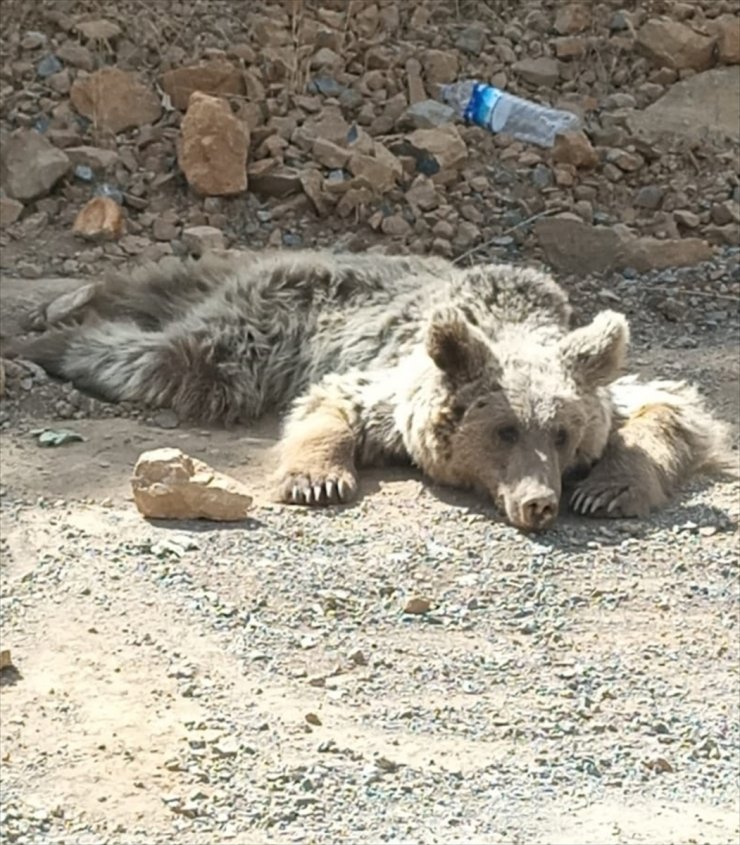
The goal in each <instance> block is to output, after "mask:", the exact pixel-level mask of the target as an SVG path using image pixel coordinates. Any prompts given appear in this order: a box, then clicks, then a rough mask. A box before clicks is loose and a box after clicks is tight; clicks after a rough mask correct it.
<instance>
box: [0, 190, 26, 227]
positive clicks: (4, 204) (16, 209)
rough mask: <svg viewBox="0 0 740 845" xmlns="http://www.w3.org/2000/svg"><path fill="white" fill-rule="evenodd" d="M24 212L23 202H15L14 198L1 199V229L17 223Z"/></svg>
mask: <svg viewBox="0 0 740 845" xmlns="http://www.w3.org/2000/svg"><path fill="white" fill-rule="evenodd" d="M22 211H23V203H22V202H19V201H18V200H14V199H13V198H12V197H0V228H5V227H6V226H10V225H11V224H13V223H15V221H16V220H17V219H18V218H19V217H20V216H21V212H22Z"/></svg>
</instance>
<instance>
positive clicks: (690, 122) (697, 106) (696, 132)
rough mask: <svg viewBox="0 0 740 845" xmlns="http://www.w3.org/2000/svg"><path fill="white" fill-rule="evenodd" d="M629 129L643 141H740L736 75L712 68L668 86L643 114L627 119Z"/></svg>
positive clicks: (739, 91) (735, 71) (739, 94)
mask: <svg viewBox="0 0 740 845" xmlns="http://www.w3.org/2000/svg"><path fill="white" fill-rule="evenodd" d="M628 124H629V126H630V129H631V130H632V131H633V132H635V133H638V134H641V135H644V136H646V137H647V138H650V137H657V136H660V135H664V134H666V135H672V136H675V135H679V136H682V137H686V138H691V139H703V138H705V137H707V136H712V135H715V134H718V135H722V136H726V137H730V138H733V139H734V140H735V141H738V140H740V73H738V69H737V68H734V67H733V68H716V69H715V70H709V71H706V72H705V73H699V74H696V75H695V76H692V77H690V78H689V79H684V80H682V81H681V82H677V83H676V84H675V85H672V86H671V87H670V89H669V90H668V92H667V93H666V94H664V95H663V96H662V97H661V98H660V99H659V100H656V101H655V102H654V103H653V104H652V105H650V106H648V107H647V108H646V109H645V110H644V111H641V112H635V113H634V114H632V115H631V116H630V117H629V118H628Z"/></svg>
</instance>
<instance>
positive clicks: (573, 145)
mask: <svg viewBox="0 0 740 845" xmlns="http://www.w3.org/2000/svg"><path fill="white" fill-rule="evenodd" d="M552 158H553V161H555V162H557V163H558V164H572V165H573V166H574V167H596V165H597V164H598V163H599V156H598V154H597V152H596V150H595V149H594V148H593V147H592V146H591V142H590V141H589V140H588V138H587V137H586V134H585V133H584V132H564V133H563V134H562V135H557V136H556V137H555V144H554V146H553V150H552Z"/></svg>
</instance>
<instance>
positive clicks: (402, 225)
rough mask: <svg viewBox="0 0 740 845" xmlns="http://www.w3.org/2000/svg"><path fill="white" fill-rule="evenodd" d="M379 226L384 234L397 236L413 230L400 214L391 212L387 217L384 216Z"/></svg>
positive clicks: (399, 236) (407, 233) (403, 235)
mask: <svg viewBox="0 0 740 845" xmlns="http://www.w3.org/2000/svg"><path fill="white" fill-rule="evenodd" d="M380 228H381V229H382V231H383V233H384V234H386V235H391V236H393V237H398V238H401V237H405V236H406V235H410V234H411V232H412V231H413V230H412V228H411V224H410V223H409V222H408V220H406V218H405V217H403V215H401V214H391V215H390V216H389V217H386V218H385V219H384V220H383V222H382V223H381V225H380Z"/></svg>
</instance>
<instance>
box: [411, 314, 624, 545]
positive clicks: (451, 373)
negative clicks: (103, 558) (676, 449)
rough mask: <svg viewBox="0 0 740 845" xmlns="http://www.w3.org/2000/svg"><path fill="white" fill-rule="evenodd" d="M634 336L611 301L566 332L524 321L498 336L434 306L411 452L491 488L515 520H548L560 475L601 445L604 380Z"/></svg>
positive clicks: (542, 523)
mask: <svg viewBox="0 0 740 845" xmlns="http://www.w3.org/2000/svg"><path fill="white" fill-rule="evenodd" d="M628 336H629V332H628V327H627V322H626V320H625V318H624V317H623V316H622V315H620V314H617V313H615V312H613V311H603V312H601V313H600V314H598V315H597V317H596V318H595V319H594V321H593V322H592V323H591V324H590V325H588V326H585V327H583V328H579V329H575V330H573V331H571V332H569V333H567V334H565V335H563V334H561V333H558V332H556V331H554V330H549V331H548V330H546V329H539V330H538V329H535V330H531V331H530V330H527V328H526V326H524V325H521V326H518V327H517V326H512V327H506V328H505V329H504V330H503V331H502V332H501V333H500V334H499V335H498V336H497V337H496V338H495V339H494V340H491V339H489V338H487V337H486V336H485V335H484V334H483V333H482V332H481V331H479V330H478V329H477V328H476V327H475V326H473V325H471V324H470V322H468V321H467V320H466V319H465V317H464V316H463V315H462V314H461V313H460V312H459V311H457V309H455V308H447V309H443V310H441V311H437V312H436V313H435V314H434V316H433V318H432V320H431V322H430V325H429V328H428V331H427V337H426V349H425V352H426V355H427V356H428V357H429V358H431V361H432V362H433V367H431V369H427V371H426V372H427V376H426V378H425V380H424V386H423V387H421V386H420V389H421V392H422V393H423V394H424V399H423V401H422V403H414V404H415V405H416V413H415V414H414V416H415V418H416V425H415V426H412V427H410V428H415V429H416V431H417V432H419V436H417V437H414V438H413V440H414V442H413V443H412V444H411V446H412V448H411V449H410V450H409V451H410V452H411V454H412V457H413V458H414V459H415V460H416V462H417V463H418V464H419V465H420V466H421V468H422V469H423V470H424V471H425V472H426V473H427V474H428V475H429V476H430V477H431V478H432V479H434V480H436V481H438V482H441V483H444V484H452V485H455V486H467V487H475V488H477V489H480V490H482V491H485V492H486V493H487V494H488V495H490V496H491V498H492V499H493V501H494V502H495V503H496V505H497V506H498V507H499V508H500V509H501V510H502V511H503V512H504V513H505V514H506V517H507V518H508V520H509V521H510V522H511V523H513V524H514V525H515V526H517V527H519V528H522V529H526V530H540V529H543V528H546V527H548V526H549V525H551V524H552V523H553V521H554V520H555V518H556V516H557V513H558V507H559V503H560V495H561V479H562V477H563V475H564V474H565V473H567V472H568V471H570V470H574V469H575V468H577V467H580V466H590V464H591V463H593V461H595V460H596V459H598V457H599V456H600V455H601V453H602V452H603V450H604V447H605V444H606V441H607V438H608V435H609V429H610V426H611V404H610V402H609V398H608V392H607V391H605V390H604V386H605V385H608V384H609V383H610V382H611V381H613V380H614V379H615V378H617V376H618V375H619V374H620V370H621V368H622V365H623V362H624V356H625V351H626V347H627V342H628ZM430 372H431V377H430V376H429V374H430ZM420 404H421V405H423V406H424V407H425V408H427V409H428V414H427V413H426V412H421V413H420V412H419V409H420Z"/></svg>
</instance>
